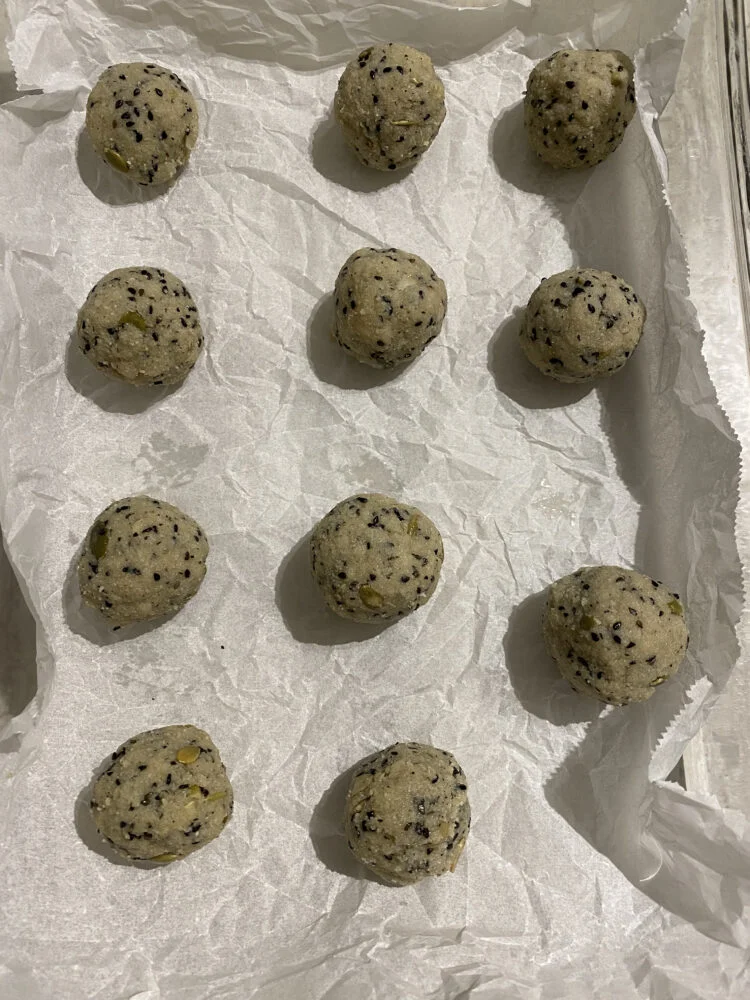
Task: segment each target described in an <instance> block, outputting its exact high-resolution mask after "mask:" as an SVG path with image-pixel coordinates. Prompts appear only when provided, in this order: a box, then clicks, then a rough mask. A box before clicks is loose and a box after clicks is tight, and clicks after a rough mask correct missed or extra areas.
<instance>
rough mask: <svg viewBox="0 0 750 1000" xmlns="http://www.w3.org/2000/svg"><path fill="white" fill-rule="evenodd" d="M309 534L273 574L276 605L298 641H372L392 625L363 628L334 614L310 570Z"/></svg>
mask: <svg viewBox="0 0 750 1000" xmlns="http://www.w3.org/2000/svg"><path fill="white" fill-rule="evenodd" d="M311 535H312V531H309V532H308V533H307V534H306V535H305V537H304V538H302V539H301V540H300V541H299V542H297V544H296V545H295V546H294V548H293V549H292V550H291V552H290V553H289V554H288V555H287V556H286V557H285V558H284V559H283V560H282V562H281V565H280V566H279V570H278V573H277V574H276V606H277V607H278V609H279V611H280V612H281V617H282V618H283V620H284V624H285V625H286V627H287V629H288V630H289V632H290V633H291V635H292V636H293V638H295V639H296V640H297V641H298V642H307V643H312V644H314V645H318V646H340V645H346V644H347V643H350V642H366V641H367V640H368V639H374V638H375V637H376V636H378V635H380V633H381V632H384V631H385V630H386V629H387V628H390V626H391V625H393V624H394V623H393V622H382V623H379V624H377V625H366V624H364V623H361V622H351V621H347V620H346V619H344V618H340V617H339V616H338V615H335V614H334V613H333V611H331V610H330V608H328V606H327V605H326V603H325V601H324V600H323V595H322V594H321V593H320V590H319V588H318V585H317V583H316V582H315V579H314V578H313V575H312V570H311V568H310V536H311Z"/></svg>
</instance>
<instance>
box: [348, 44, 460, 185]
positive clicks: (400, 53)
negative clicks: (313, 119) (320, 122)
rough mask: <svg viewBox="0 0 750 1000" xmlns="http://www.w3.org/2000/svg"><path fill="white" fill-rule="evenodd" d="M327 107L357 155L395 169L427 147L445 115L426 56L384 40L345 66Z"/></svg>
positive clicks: (366, 161)
mask: <svg viewBox="0 0 750 1000" xmlns="http://www.w3.org/2000/svg"><path fill="white" fill-rule="evenodd" d="M333 110H334V113H335V115H336V119H337V121H338V123H339V125H340V126H341V130H342V132H343V133H344V138H345V139H346V141H347V143H348V144H349V146H351V148H352V149H353V150H354V153H355V154H356V156H357V159H359V160H360V161H361V162H362V163H364V165H365V166H366V167H375V169H376V170H396V169H398V168H399V167H407V166H410V165H412V164H414V163H416V161H417V160H418V159H419V158H420V156H421V155H422V154H423V153H424V152H425V151H426V150H427V149H429V147H430V145H431V144H432V141H433V139H434V138H435V136H436V135H437V134H438V131H439V130H440V126H441V125H442V124H443V119H444V118H445V91H444V89H443V84H442V83H441V81H440V78H439V77H438V75H437V74H436V73H435V70H434V68H433V65H432V60H431V59H430V57H429V56H428V55H425V53H424V52H420V51H419V49H413V48H411V46H409V45H400V44H398V43H396V42H389V43H388V44H387V45H372V46H370V48H369V49H365V50H364V51H363V52H360V54H359V55H358V56H357V57H356V59H352V61H351V62H350V63H349V64H348V65H347V67H346V69H345V70H344V72H343V74H342V76H341V79H340V80H339V86H338V90H337V91H336V99H335V101H334V105H333Z"/></svg>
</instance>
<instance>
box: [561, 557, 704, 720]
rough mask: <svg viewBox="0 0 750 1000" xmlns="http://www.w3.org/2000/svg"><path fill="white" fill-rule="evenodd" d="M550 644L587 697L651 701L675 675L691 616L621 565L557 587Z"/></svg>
mask: <svg viewBox="0 0 750 1000" xmlns="http://www.w3.org/2000/svg"><path fill="white" fill-rule="evenodd" d="M544 640H545V644H546V646H547V649H548V650H549V653H550V655H551V656H552V658H553V659H554V660H555V662H556V663H557V666H558V667H559V669H560V673H561V674H562V675H563V677H565V678H566V679H567V680H568V681H569V682H570V683H571V685H572V686H573V688H574V689H575V690H576V691H579V692H580V693H581V694H585V695H588V696H590V697H592V698H598V699H599V700H600V701H605V702H608V703H610V704H612V705H627V704H629V703H630V702H633V701H647V700H648V699H649V698H650V697H651V695H652V694H653V693H654V691H655V690H656V688H657V687H659V685H660V684H663V683H664V681H666V680H668V678H670V677H671V676H672V675H673V674H674V673H676V672H677V670H678V668H679V666H680V664H681V663H682V660H683V658H684V656H685V652H686V650H687V645H688V629H687V625H686V622H685V610H684V608H683V606H682V602H681V601H680V597H679V595H678V594H674V593H672V592H671V591H670V590H668V589H667V587H665V586H664V584H663V583H659V582H658V581H657V580H652V579H651V578H650V577H648V576H644V575H643V574H642V573H637V572H635V571H634V570H628V569H622V568H621V567H620V566H587V567H584V568H583V569H580V570H578V571H577V572H576V573H573V574H571V575H570V576H565V577H563V578H562V579H561V580H557V581H556V582H555V583H553V584H552V586H551V587H550V590H549V596H548V599H547V607H546V610H545V613H544Z"/></svg>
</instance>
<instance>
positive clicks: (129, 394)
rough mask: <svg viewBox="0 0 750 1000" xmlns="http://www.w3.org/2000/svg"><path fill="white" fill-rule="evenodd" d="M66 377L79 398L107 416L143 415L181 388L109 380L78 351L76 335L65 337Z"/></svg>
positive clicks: (180, 385) (73, 332)
mask: <svg viewBox="0 0 750 1000" xmlns="http://www.w3.org/2000/svg"><path fill="white" fill-rule="evenodd" d="M65 376H66V378H67V380H68V382H69V383H70V384H71V386H72V387H73V388H74V389H75V391H76V392H77V393H79V394H80V395H81V396H86V398H87V399H90V400H91V402H92V403H96V405H97V406H98V407H99V408H100V409H102V410H105V411H106V412H107V413H145V411H146V410H148V409H150V408H151V407H152V406H156V405H157V404H158V403H161V402H162V400H164V399H167V398H168V397H169V396H171V395H172V394H173V393H175V392H177V390H178V389H180V388H181V387H182V382H178V383H177V384H176V385H129V384H128V383H127V382H120V381H118V380H117V379H113V378H108V377H107V376H106V375H102V373H101V372H99V371H97V369H96V368H95V367H94V366H93V365H92V364H91V362H90V361H87V360H86V358H85V357H84V356H83V354H82V353H81V351H80V350H79V349H78V342H77V337H76V331H75V330H73V331H72V333H71V334H70V336H69V337H68V345H67V348H66V350H65Z"/></svg>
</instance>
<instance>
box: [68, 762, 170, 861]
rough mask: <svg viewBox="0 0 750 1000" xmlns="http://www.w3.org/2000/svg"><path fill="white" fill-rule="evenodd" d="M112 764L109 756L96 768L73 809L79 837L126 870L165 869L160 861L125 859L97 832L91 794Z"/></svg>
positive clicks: (102, 855) (101, 855)
mask: <svg viewBox="0 0 750 1000" xmlns="http://www.w3.org/2000/svg"><path fill="white" fill-rule="evenodd" d="M111 763H112V758H111V756H107V757H106V758H105V760H103V761H102V763H101V764H100V765H99V767H98V768H96V770H95V771H94V773H93V775H92V777H91V780H90V781H89V783H88V784H87V785H86V786H85V787H84V788H82V789H81V791H80V792H79V793H78V795H77V797H76V800H75V805H74V808H73V823H74V825H75V828H76V832H77V833H78V836H79V837H80V838H81V840H82V841H83V843H84V844H85V845H86V847H88V849H89V850H90V851H93V852H94V854H98V855H99V856H100V857H102V858H106V860H107V861H109V862H110V863H111V864H113V865H124V866H125V867H126V868H143V869H145V870H146V871H155V870H156V869H157V868H164V867H165V865H163V864H160V863H159V862H158V861H136V860H135V859H131V858H125V857H123V856H122V855H121V854H118V853H117V851H116V850H115V849H114V848H113V847H112V846H111V845H110V844H108V843H107V841H106V840H105V839H104V837H102V835H101V834H100V833H99V831H98V830H97V828H96V824H95V823H94V817H93V816H92V815H91V809H90V807H89V803H90V802H91V793H92V791H93V788H94V785H95V784H96V782H97V780H98V779H99V777H100V776H101V775H102V774H104V772H105V771H106V770H107V768H108V767H109V766H110V764H111Z"/></svg>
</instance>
